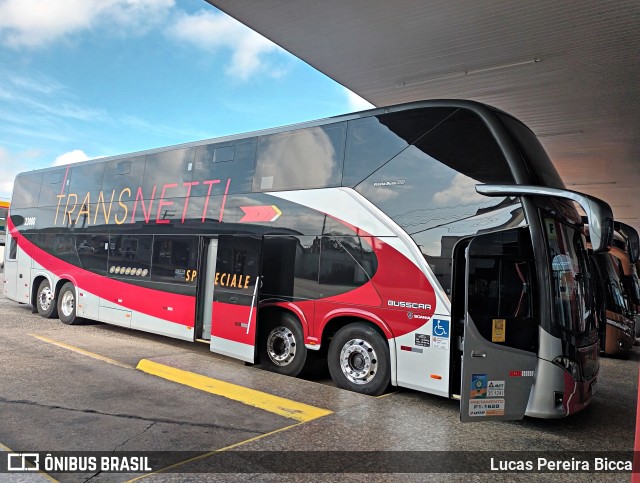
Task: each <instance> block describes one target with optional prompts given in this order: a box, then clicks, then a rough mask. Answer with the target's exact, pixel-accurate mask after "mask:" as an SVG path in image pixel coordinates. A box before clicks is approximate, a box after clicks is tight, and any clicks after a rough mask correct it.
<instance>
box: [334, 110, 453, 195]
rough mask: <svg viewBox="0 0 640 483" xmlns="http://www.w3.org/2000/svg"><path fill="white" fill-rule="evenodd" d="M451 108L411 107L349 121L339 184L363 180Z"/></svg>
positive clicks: (439, 119) (423, 132)
mask: <svg viewBox="0 0 640 483" xmlns="http://www.w3.org/2000/svg"><path fill="white" fill-rule="evenodd" d="M453 111H454V109H452V108H427V109H414V110H410V111H400V112H394V113H390V114H383V115H381V116H377V117H367V118H363V119H356V120H354V121H349V128H348V135H347V148H346V154H345V161H344V176H343V180H342V184H343V186H354V185H356V184H358V183H360V182H361V181H363V180H364V179H365V178H367V177H368V176H369V175H370V174H371V173H373V172H374V171H376V170H377V169H378V168H379V167H380V166H382V165H383V164H384V163H385V162H387V161H389V160H390V159H391V158H392V157H393V156H395V155H397V154H398V153H399V152H400V151H401V150H402V149H404V148H406V147H407V146H408V145H409V144H411V143H413V142H415V141H417V140H418V139H419V138H420V137H421V136H423V135H424V134H425V133H427V132H428V131H429V130H430V129H432V128H433V127H434V126H436V125H437V124H438V123H439V122H441V121H442V120H443V119H445V118H446V117H447V116H449V115H450V114H451V113H452V112H453Z"/></svg>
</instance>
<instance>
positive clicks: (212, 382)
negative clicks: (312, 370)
mask: <svg viewBox="0 0 640 483" xmlns="http://www.w3.org/2000/svg"><path fill="white" fill-rule="evenodd" d="M136 369H138V370H140V371H143V372H146V373H148V374H152V375H154V376H158V377H162V378H163V379H167V380H169V381H173V382H177V383H178V384H183V385H185V386H190V387H193V388H195V389H199V390H201V391H205V392H208V393H211V394H215V395H217V396H222V397H225V398H227V399H232V400H234V401H238V402H241V403H243V404H246V405H248V406H253V407H256V408H260V409H263V410H265V411H269V412H270V413H274V414H277V415H279V416H284V417H285V418H290V419H294V420H296V421H299V422H301V423H305V422H307V421H311V420H313V419H316V418H320V417H322V416H326V415H328V414H332V413H333V411H329V410H328V409H322V408H317V407H315V406H310V405H308V404H304V403H301V402H297V401H292V400H291V399H285V398H283V397H280V396H274V395H273V394H268V393H266V392H262V391H256V390H255V389H249V388H248V387H243V386H238V385H236V384H231V383H229V382H225V381H220V380H218V379H213V378H211V377H207V376H202V375H200V374H195V373H193V372H188V371H183V370H182V369H176V368H175V367H170V366H165V365H164V364H159V363H157V362H153V361H150V360H149V359H142V360H141V361H140V362H139V363H138V367H137V368H136Z"/></svg>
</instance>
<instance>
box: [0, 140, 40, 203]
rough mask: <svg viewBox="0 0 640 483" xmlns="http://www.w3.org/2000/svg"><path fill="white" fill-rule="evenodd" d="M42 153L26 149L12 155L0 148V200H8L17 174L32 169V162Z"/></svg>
mask: <svg viewBox="0 0 640 483" xmlns="http://www.w3.org/2000/svg"><path fill="white" fill-rule="evenodd" d="M41 154H42V153H40V152H39V151H37V150H35V149H28V150H26V151H21V152H19V153H12V152H10V151H9V150H8V149H6V148H4V147H2V146H0V198H2V199H10V198H11V194H12V193H13V181H14V179H15V177H16V175H17V174H18V173H21V172H22V171H26V170H28V169H32V165H33V161H34V160H36V159H37V158H38V157H40V156H41Z"/></svg>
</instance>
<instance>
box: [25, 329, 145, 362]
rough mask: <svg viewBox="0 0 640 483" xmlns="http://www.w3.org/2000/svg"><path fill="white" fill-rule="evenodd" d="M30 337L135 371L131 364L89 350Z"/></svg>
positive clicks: (46, 338) (41, 337)
mask: <svg viewBox="0 0 640 483" xmlns="http://www.w3.org/2000/svg"><path fill="white" fill-rule="evenodd" d="M29 335H30V336H31V337H35V338H36V339H39V340H41V341H42V342H46V343H47V344H52V345H56V346H58V347H62V348H63V349H67V350H70V351H73V352H76V353H78V354H82V355H83V356H87V357H91V358H92V359H97V360H99V361H102V362H106V363H107V364H113V365H114V366H118V367H124V368H125V369H134V367H133V366H130V365H129V364H125V363H124V362H119V361H116V360H114V359H110V358H108V357H105V356H101V355H100V354H96V353H94V352H89V351H87V350H84V349H80V348H79V347H74V346H72V345H69V344H65V343H64V342H59V341H57V340H53V339H49V338H48V337H44V336H42V335H37V334H29Z"/></svg>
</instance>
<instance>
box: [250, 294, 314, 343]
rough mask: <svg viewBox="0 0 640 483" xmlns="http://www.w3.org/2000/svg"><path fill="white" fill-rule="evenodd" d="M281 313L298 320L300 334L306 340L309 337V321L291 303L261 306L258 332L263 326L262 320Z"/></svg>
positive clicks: (301, 311)
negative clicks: (300, 327)
mask: <svg viewBox="0 0 640 483" xmlns="http://www.w3.org/2000/svg"><path fill="white" fill-rule="evenodd" d="M283 313H284V314H286V313H288V314H291V315H293V316H294V317H295V318H296V319H297V320H298V322H299V323H300V325H301V326H302V333H303V334H304V337H305V339H306V338H307V337H308V336H309V321H308V320H307V317H306V315H305V313H304V311H303V310H302V309H301V308H300V307H298V306H297V305H296V304H293V303H291V302H272V303H267V304H264V305H261V306H260V307H259V308H258V327H257V328H258V331H260V330H261V327H263V326H264V320H265V319H267V317H268V316H270V315H274V314H283Z"/></svg>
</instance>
